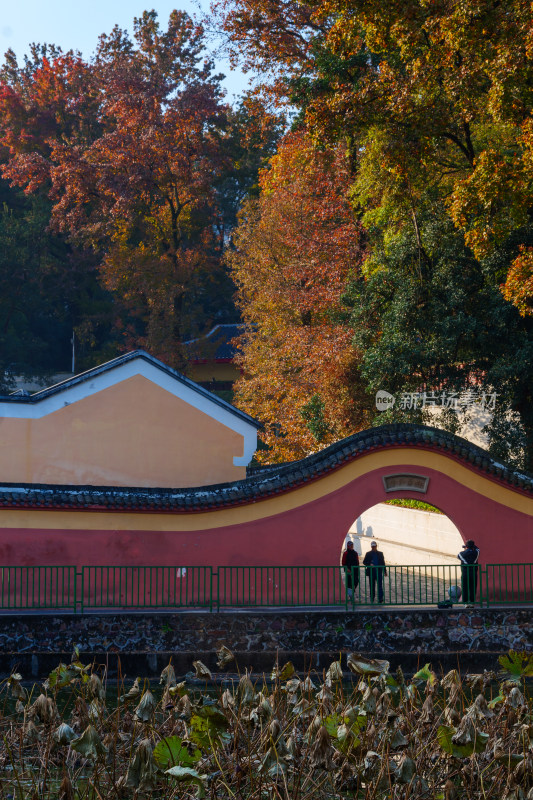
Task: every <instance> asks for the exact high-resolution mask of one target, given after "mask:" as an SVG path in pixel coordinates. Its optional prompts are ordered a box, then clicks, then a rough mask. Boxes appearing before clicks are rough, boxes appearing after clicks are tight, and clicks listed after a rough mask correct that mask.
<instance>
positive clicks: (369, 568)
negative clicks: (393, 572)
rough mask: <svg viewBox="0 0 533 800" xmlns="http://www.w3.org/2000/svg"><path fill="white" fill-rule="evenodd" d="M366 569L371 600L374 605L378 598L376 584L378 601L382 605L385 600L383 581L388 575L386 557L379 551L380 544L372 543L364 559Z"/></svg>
mask: <svg viewBox="0 0 533 800" xmlns="http://www.w3.org/2000/svg"><path fill="white" fill-rule="evenodd" d="M363 564H364V565H365V567H366V576H367V578H368V582H369V587H370V600H371V602H372V603H373V602H374V600H375V597H376V583H377V585H378V601H379V602H380V603H382V602H383V601H384V599H385V595H384V592H383V579H384V578H385V575H386V574H387V570H386V569H385V556H384V555H383V553H382V552H381V550H378V543H377V542H371V544H370V550H369V551H368V553H367V554H366V555H365V557H364V559H363Z"/></svg>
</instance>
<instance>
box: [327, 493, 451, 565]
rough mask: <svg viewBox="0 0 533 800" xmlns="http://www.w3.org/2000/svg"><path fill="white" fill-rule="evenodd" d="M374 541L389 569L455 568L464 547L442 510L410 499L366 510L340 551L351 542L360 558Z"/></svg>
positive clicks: (378, 504) (380, 504)
mask: <svg viewBox="0 0 533 800" xmlns="http://www.w3.org/2000/svg"><path fill="white" fill-rule="evenodd" d="M373 540H375V541H376V542H377V543H378V547H379V549H380V550H382V551H383V552H384V553H385V558H386V561H387V563H388V564H391V565H413V564H416V565H428V566H429V565H439V566H441V565H450V566H451V565H456V564H457V563H458V562H457V554H458V553H459V552H460V550H461V548H462V546H463V536H462V535H461V533H460V531H459V529H458V528H457V526H456V525H455V524H454V523H453V521H452V520H451V519H450V518H449V517H448V516H447V515H446V514H445V513H444V512H443V511H442V510H441V509H438V508H437V507H436V506H432V505H430V504H428V503H420V502H416V501H413V500H412V499H410V498H406V499H401V498H395V499H394V501H393V502H390V501H389V502H382V503H377V504H376V505H373V506H371V507H370V508H368V509H367V510H366V511H364V512H363V513H362V514H361V515H360V516H359V517H357V519H356V520H355V521H354V522H353V524H352V525H351V526H350V528H349V530H348V531H347V533H346V536H345V538H344V540H343V542H342V547H341V549H342V550H344V549H345V547H346V544H347V543H348V541H352V542H353V544H354V549H355V551H356V552H357V553H358V554H359V557H360V558H361V557H362V556H364V555H365V553H366V552H367V551H368V550H369V549H370V543H371V542H372V541H373Z"/></svg>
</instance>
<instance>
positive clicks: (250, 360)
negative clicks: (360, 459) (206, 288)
mask: <svg viewBox="0 0 533 800" xmlns="http://www.w3.org/2000/svg"><path fill="white" fill-rule="evenodd" d="M349 184H350V174H349V169H348V163H347V159H346V155H345V149H344V148H336V149H334V150H329V151H328V150H322V151H320V150H316V149H315V148H314V147H313V145H312V143H311V141H310V139H309V136H308V135H307V134H306V133H305V132H298V133H290V134H288V135H287V136H286V137H285V138H284V139H283V141H282V143H281V146H280V147H279V149H278V153H277V155H276V156H274V158H272V160H271V163H270V168H269V169H267V170H265V171H264V172H263V173H262V175H261V178H260V187H261V195H260V197H259V199H258V200H255V201H249V202H248V203H247V204H246V205H245V207H244V208H243V210H242V212H241V215H240V223H239V226H238V228H237V231H236V234H235V236H234V249H233V250H232V251H231V253H230V255H229V261H230V264H231V270H232V275H233V278H234V280H235V282H236V283H237V286H238V299H237V302H238V305H239V307H240V309H241V312H242V315H243V319H244V322H245V324H246V333H245V335H244V336H243V337H242V340H241V343H240V345H241V356H240V364H241V367H242V370H243V376H242V378H241V380H240V381H239V382H238V383H237V386H236V403H237V405H239V406H240V407H241V408H243V409H245V410H246V411H247V412H248V413H250V414H252V415H254V416H256V417H257V418H258V419H259V420H260V421H261V422H263V424H264V430H263V432H262V438H263V441H264V443H265V444H266V445H267V447H268V449H267V450H263V451H259V454H258V459H259V460H260V461H270V462H273V461H276V462H279V461H287V460H291V459H298V458H302V457H304V456H305V455H307V454H309V453H311V452H313V451H315V450H317V449H320V448H321V447H324V446H326V445H328V444H330V443H332V442H334V441H337V440H338V439H339V438H342V437H344V436H347V435H349V434H350V433H354V432H355V431H357V430H359V429H360V427H362V426H363V425H364V423H365V421H366V414H367V412H366V408H367V406H368V400H367V399H366V397H364V395H363V392H362V390H361V388H360V382H359V379H358V370H357V364H358V358H357V353H356V352H355V351H354V349H353V347H352V345H351V338H352V332H351V331H350V329H349V328H348V327H347V325H346V321H345V317H344V309H343V304H342V299H341V298H342V293H343V291H344V289H345V287H346V283H347V281H348V280H349V279H350V278H353V277H355V276H356V275H358V274H359V271H360V262H361V256H362V250H363V242H362V231H361V228H360V225H359V224H358V223H357V221H356V219H355V218H354V216H353V213H352V211H351V208H350V205H349V202H348V200H347V197H346V191H347V188H348V186H349Z"/></svg>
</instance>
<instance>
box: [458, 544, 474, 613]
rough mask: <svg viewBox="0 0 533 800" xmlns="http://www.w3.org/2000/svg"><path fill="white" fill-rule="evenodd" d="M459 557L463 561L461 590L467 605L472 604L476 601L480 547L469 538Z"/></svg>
mask: <svg viewBox="0 0 533 800" xmlns="http://www.w3.org/2000/svg"><path fill="white" fill-rule="evenodd" d="M457 558H458V559H459V561H460V562H461V591H462V595H463V600H464V602H465V604H466V605H467V606H471V605H473V604H474V603H475V601H476V591H477V573H478V569H479V567H478V563H477V562H478V558H479V547H476V544H475V542H474V540H473V539H468V541H467V542H466V543H465V544H464V545H463V549H462V550H461V552H460V553H459V554H458V556H457Z"/></svg>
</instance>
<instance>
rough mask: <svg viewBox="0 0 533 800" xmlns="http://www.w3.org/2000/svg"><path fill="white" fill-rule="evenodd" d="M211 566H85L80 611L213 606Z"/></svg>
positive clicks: (210, 607)
mask: <svg viewBox="0 0 533 800" xmlns="http://www.w3.org/2000/svg"><path fill="white" fill-rule="evenodd" d="M212 598H213V570H212V568H211V567H83V568H82V570H81V597H80V599H79V603H80V611H81V612H83V611H84V610H86V609H91V610H92V609H98V608H190V607H192V608H206V607H207V608H209V609H212V602H213V600H212Z"/></svg>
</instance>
